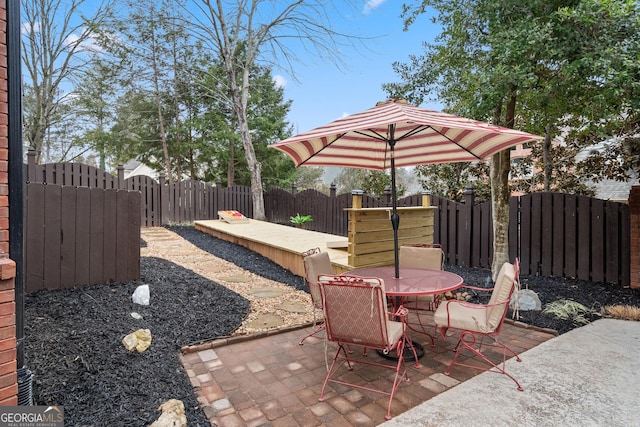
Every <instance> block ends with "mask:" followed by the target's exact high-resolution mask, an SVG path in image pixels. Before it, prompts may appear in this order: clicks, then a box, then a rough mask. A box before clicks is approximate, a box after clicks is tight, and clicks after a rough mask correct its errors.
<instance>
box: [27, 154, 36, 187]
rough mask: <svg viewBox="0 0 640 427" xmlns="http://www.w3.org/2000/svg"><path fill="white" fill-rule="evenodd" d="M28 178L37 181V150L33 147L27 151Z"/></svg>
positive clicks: (30, 180)
mask: <svg viewBox="0 0 640 427" xmlns="http://www.w3.org/2000/svg"><path fill="white" fill-rule="evenodd" d="M27 180H28V181H29V182H36V150H34V149H33V148H29V151H27Z"/></svg>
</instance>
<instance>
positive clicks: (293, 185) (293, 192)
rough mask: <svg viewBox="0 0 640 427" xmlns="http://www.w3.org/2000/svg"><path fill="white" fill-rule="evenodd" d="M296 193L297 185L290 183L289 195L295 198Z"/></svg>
mask: <svg viewBox="0 0 640 427" xmlns="http://www.w3.org/2000/svg"><path fill="white" fill-rule="evenodd" d="M297 192H298V184H296V182H295V181H294V182H292V183H291V194H292V195H293V196H295V195H296V193H297Z"/></svg>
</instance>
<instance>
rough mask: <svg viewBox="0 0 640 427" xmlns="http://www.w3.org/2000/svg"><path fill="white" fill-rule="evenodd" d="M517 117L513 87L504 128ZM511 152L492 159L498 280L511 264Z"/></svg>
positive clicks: (494, 274)
mask: <svg viewBox="0 0 640 427" xmlns="http://www.w3.org/2000/svg"><path fill="white" fill-rule="evenodd" d="M515 117H516V88H515V87H514V86H512V87H511V90H510V94H509V99H508V101H507V109H506V111H505V120H504V121H505V123H504V126H505V127H508V128H510V129H513V125H514V122H515ZM510 171H511V150H508V149H507V150H502V151H500V152H499V153H496V154H494V155H493V156H492V157H491V165H490V169H489V179H490V180H491V208H492V212H493V261H492V262H491V276H492V278H493V281H494V282H495V280H496V279H497V278H498V273H499V272H500V269H501V268H502V264H504V263H505V262H509V198H510V197H511V190H510V188H509V172H510Z"/></svg>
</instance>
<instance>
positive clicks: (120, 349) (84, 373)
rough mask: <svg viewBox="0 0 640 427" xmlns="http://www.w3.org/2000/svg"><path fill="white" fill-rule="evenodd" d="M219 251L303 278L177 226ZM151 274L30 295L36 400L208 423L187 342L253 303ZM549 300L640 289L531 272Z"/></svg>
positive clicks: (548, 324) (112, 417)
mask: <svg viewBox="0 0 640 427" xmlns="http://www.w3.org/2000/svg"><path fill="white" fill-rule="evenodd" d="M171 229H172V230H173V231H175V232H177V233H178V234H180V235H181V236H183V237H184V238H185V239H187V240H189V241H191V242H192V243H193V244H195V245H196V246H198V247H200V248H201V249H203V250H206V251H208V252H210V253H212V254H213V255H215V256H217V257H220V258H223V259H225V260H228V261H231V262H233V263H235V264H237V265H238V266H240V267H242V268H244V269H247V270H251V271H253V272H255V273H257V274H260V275H262V276H264V277H267V278H269V279H272V280H277V281H279V282H282V283H286V284H288V285H290V286H293V287H295V288H297V289H302V288H304V284H303V283H304V282H303V280H302V278H300V277H299V276H296V275H294V274H292V273H291V272H289V271H287V270H284V269H283V268H281V267H280V266H277V265H276V264H274V263H272V262H271V261H270V260H268V259H266V258H264V257H262V256H260V255H258V254H256V253H254V252H252V251H249V250H248V249H246V248H243V247H241V246H238V245H234V244H231V243H228V242H225V241H222V240H220V239H216V238H214V237H211V236H209V235H206V234H204V233H200V232H198V231H196V230H194V229H193V227H172V228H171ZM448 269H449V270H451V271H454V272H456V273H458V274H460V275H461V276H462V277H463V278H464V279H465V282H466V283H469V284H471V285H474V286H483V285H484V286H486V284H487V277H488V276H489V271H488V270H484V269H462V268H459V267H450V268H448ZM141 277H142V279H141V281H140V282H128V283H113V284H108V285H98V286H79V287H74V288H69V289H65V290H59V291H46V290H45V291H40V292H36V293H33V294H30V295H27V296H26V301H25V339H24V353H25V359H26V360H25V364H26V366H27V367H28V368H29V369H30V370H31V371H32V372H33V374H34V377H33V393H34V400H35V402H34V404H37V405H50V404H56V405H62V406H64V407H65V425H69V426H89V425H112V426H147V425H149V424H151V423H152V422H153V421H155V420H156V419H157V418H158V416H159V415H160V412H159V411H158V410H157V408H158V406H160V404H162V403H163V402H164V401H166V400H168V399H171V398H175V399H180V400H182V401H183V402H184V404H185V408H186V414H187V419H188V425H189V426H208V425H210V424H209V422H208V421H207V419H206V417H205V415H204V413H203V412H202V410H201V409H200V408H199V404H198V402H197V400H196V396H195V393H194V392H193V389H192V387H191V384H190V383H189V380H188V378H187V376H186V374H185V373H184V370H183V369H182V366H181V365H180V362H179V359H178V351H179V348H180V347H182V346H185V345H188V344H192V343H198V342H201V341H204V340H209V339H215V338H218V337H222V336H227V335H229V334H230V333H231V332H232V331H234V330H235V329H236V328H237V327H238V326H239V325H240V324H241V323H242V321H243V319H244V318H245V316H246V315H247V314H248V311H249V303H248V301H247V300H246V299H245V298H243V297H241V296H240V295H238V294H236V293H234V292H232V291H230V290H229V289H227V288H226V287H224V286H222V285H220V284H218V283H215V282H213V281H211V280H208V279H206V278H203V277H202V276H199V275H197V274H195V273H194V272H193V271H191V270H187V269H184V268H182V267H180V266H178V265H176V264H174V263H171V262H169V261H166V260H164V259H160V258H155V257H142V258H141ZM522 283H523V288H524V287H525V286H528V287H529V289H532V290H535V291H536V292H537V293H538V295H539V296H540V299H541V300H542V303H543V304H546V303H548V302H551V301H555V300H558V299H573V300H575V301H578V302H581V303H582V304H584V305H586V306H587V307H594V308H599V307H600V306H604V305H614V304H629V305H635V306H638V307H640V290H638V289H635V290H631V289H624V288H622V287H619V286H615V285H609V284H596V283H591V282H585V281H576V280H569V279H555V278H542V277H526V278H524V277H523V278H522ZM140 284H149V285H150V287H151V288H152V304H151V305H149V306H141V305H137V304H134V303H132V301H131V295H132V294H133V292H134V291H135V289H136V287H137V286H138V285H140ZM132 312H136V313H139V314H140V315H141V316H142V319H141V320H137V319H135V318H133V317H132V316H131V313H132ZM522 314H523V316H524V317H523V319H521V320H522V321H524V322H525V323H530V324H532V325H535V326H539V327H543V328H551V329H555V330H557V331H558V332H559V333H564V332H566V331H568V330H570V329H573V328H575V327H576V325H574V324H573V323H572V321H571V320H568V321H563V320H558V319H554V318H552V317H550V316H547V315H543V314H541V313H540V312H536V313H531V312H523V313H522ZM140 328H148V329H150V330H151V332H152V337H153V342H152V345H151V348H150V349H149V350H147V351H146V352H144V353H137V352H134V353H129V352H128V351H127V350H126V349H125V348H124V346H123V345H122V343H121V340H122V338H124V336H125V335H127V334H128V333H130V332H133V331H135V330H137V329H140Z"/></svg>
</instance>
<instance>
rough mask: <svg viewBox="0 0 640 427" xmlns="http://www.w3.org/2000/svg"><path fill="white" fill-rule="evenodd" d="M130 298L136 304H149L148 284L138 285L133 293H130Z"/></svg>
mask: <svg viewBox="0 0 640 427" xmlns="http://www.w3.org/2000/svg"><path fill="white" fill-rule="evenodd" d="M131 299H132V300H133V302H134V303H136V304H140V305H149V301H150V300H151V294H150V292H149V285H140V286H138V287H137V288H136V290H135V291H134V292H133V295H131Z"/></svg>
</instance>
